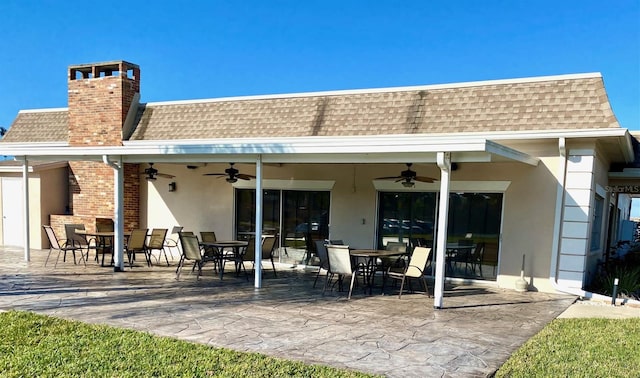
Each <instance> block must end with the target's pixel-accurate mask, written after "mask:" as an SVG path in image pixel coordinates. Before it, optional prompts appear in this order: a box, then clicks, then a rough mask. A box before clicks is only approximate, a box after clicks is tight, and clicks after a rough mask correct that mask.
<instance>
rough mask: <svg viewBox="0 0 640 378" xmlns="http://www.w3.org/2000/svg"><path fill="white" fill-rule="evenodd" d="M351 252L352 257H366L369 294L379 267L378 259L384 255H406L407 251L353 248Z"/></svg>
mask: <svg viewBox="0 0 640 378" xmlns="http://www.w3.org/2000/svg"><path fill="white" fill-rule="evenodd" d="M349 254H350V255H351V257H361V258H364V259H366V264H365V265H366V266H365V270H364V277H365V284H366V286H367V287H368V288H369V294H371V293H372V291H373V284H374V278H375V274H376V268H377V264H376V260H377V259H378V258H382V257H393V256H402V255H406V254H407V252H406V251H397V250H386V249H353V250H351V251H349ZM383 274H384V272H383Z"/></svg>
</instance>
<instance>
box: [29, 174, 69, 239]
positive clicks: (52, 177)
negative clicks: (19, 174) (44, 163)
mask: <svg viewBox="0 0 640 378" xmlns="http://www.w3.org/2000/svg"><path fill="white" fill-rule="evenodd" d="M39 176H40V179H39V180H37V182H38V184H36V183H34V184H32V182H33V181H32V180H33V179H29V196H30V197H31V202H30V204H38V206H37V207H39V209H33V208H31V209H30V214H31V215H30V216H31V218H30V223H31V226H30V242H31V246H32V247H33V248H43V247H47V246H48V244H49V242H48V241H47V236H46V235H45V234H44V232H43V231H42V226H41V225H43V224H50V218H49V217H50V215H51V214H64V210H65V206H66V205H67V204H68V203H69V190H68V187H67V183H68V171H67V168H66V167H65V168H56V169H49V170H46V171H42V172H40V173H39ZM32 185H33V186H36V185H37V186H38V190H39V193H38V194H37V197H35V193H34V192H35V189H34V188H32ZM38 199H39V200H38ZM30 206H32V207H36V206H33V205H30ZM58 237H60V238H64V237H65V236H64V235H58ZM36 243H38V244H40V245H41V246H40V247H36Z"/></svg>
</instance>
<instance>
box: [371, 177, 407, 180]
mask: <svg viewBox="0 0 640 378" xmlns="http://www.w3.org/2000/svg"><path fill="white" fill-rule="evenodd" d="M402 178H404V177H402V176H389V177H377V178H376V180H397V179H402Z"/></svg>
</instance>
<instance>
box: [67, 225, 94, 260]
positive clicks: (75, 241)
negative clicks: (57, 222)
mask: <svg viewBox="0 0 640 378" xmlns="http://www.w3.org/2000/svg"><path fill="white" fill-rule="evenodd" d="M84 229H85V228H84V224H82V223H67V224H65V225H64V232H65V234H66V236H67V244H69V243H71V244H72V245H74V246H76V247H79V248H80V250H83V251H86V254H85V258H84V259H85V261H87V260H89V251H90V250H91V249H95V248H96V243H95V240H94V239H93V238H91V239H89V240H88V241H87V238H86V236H84V235H79V234H78V233H76V230H84ZM91 241H93V245H91Z"/></svg>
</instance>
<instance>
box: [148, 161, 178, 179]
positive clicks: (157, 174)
mask: <svg viewBox="0 0 640 378" xmlns="http://www.w3.org/2000/svg"><path fill="white" fill-rule="evenodd" d="M140 175H146V176H147V177H145V178H146V179H147V180H150V181H152V180H156V179H157V178H158V177H164V178H169V179H172V178H174V177H176V176H173V175H168V174H166V173H160V172H158V170H157V169H155V168H153V163H149V168H146V169H145V170H144V172H140Z"/></svg>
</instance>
